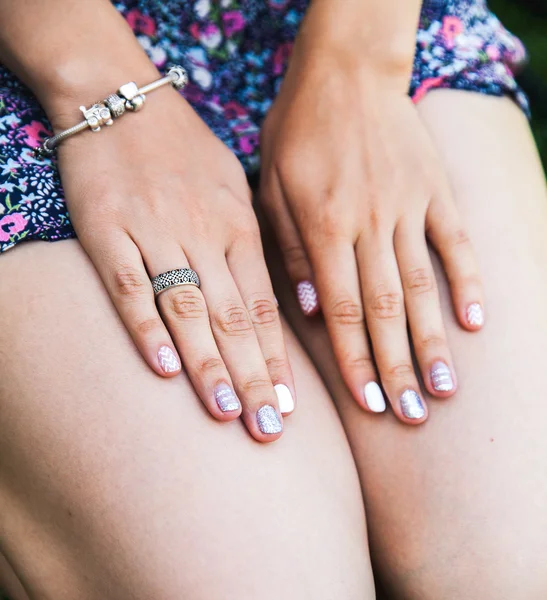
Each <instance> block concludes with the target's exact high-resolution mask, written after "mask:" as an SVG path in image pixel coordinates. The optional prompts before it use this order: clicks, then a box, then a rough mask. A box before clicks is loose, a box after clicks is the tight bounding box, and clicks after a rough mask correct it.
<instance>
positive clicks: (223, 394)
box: [215, 383, 241, 412]
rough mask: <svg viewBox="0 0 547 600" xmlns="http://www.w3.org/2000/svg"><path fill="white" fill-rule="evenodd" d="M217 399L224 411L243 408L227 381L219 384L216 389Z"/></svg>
mask: <svg viewBox="0 0 547 600" xmlns="http://www.w3.org/2000/svg"><path fill="white" fill-rule="evenodd" d="M215 400H216V401H217V404H218V407H219V408H220V410H221V411H222V412H233V411H235V410H239V409H240V408H241V404H240V403H239V400H238V399H237V396H236V395H235V394H234V391H233V390H232V388H231V387H230V386H229V385H227V384H226V383H221V384H219V385H217V387H216V389H215Z"/></svg>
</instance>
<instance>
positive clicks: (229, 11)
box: [0, 0, 528, 251]
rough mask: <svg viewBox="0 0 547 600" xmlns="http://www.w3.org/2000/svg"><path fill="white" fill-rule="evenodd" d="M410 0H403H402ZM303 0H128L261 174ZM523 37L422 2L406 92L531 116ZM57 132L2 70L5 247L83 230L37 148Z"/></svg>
mask: <svg viewBox="0 0 547 600" xmlns="http://www.w3.org/2000/svg"><path fill="white" fill-rule="evenodd" d="M402 1H403V0H402ZM307 4H308V3H307V1H306V0H120V1H117V2H114V5H115V7H116V8H117V10H119V11H120V12H121V13H122V15H123V16H124V17H125V19H126V20H127V22H128V23H129V25H130V27H131V28H132V30H133V31H134V33H135V35H136V36H137V39H138V40H139V42H140V44H141V45H142V47H143V48H144V49H145V51H146V52H147V53H148V55H149V57H150V59H151V60H152V61H153V62H154V64H155V65H156V66H157V67H158V68H159V69H160V70H164V69H165V68H166V66H167V65H168V64H169V63H177V64H181V65H183V66H184V67H185V68H186V69H187V71H188V73H189V75H190V83H189V85H188V86H187V87H186V88H185V90H184V96H185V98H186V99H187V100H188V101H189V102H190V103H191V104H192V105H193V106H194V108H195V109H196V110H197V112H198V114H199V115H200V116H201V118H202V119H203V120H204V121H205V122H206V123H207V125H208V126H209V127H210V128H211V129H212V130H213V132H214V133H215V134H216V135H217V136H218V137H219V138H220V139H221V140H222V141H223V142H224V143H225V144H226V145H227V146H228V147H229V148H230V149H231V150H232V151H233V152H235V154H236V155H237V156H238V158H239V159H240V160H241V162H242V164H243V167H244V168H245V170H246V172H247V173H249V174H251V173H253V172H255V171H257V170H258V168H259V164H260V154H259V147H258V139H259V131H260V127H261V124H262V122H263V120H264V117H265V115H266V113H267V112H268V109H269V108H270V106H271V105H272V102H273V100H274V99H275V97H276V94H277V91H278V89H279V86H280V84H281V81H282V78H283V74H284V72H285V69H286V67H287V63H288V60H289V57H290V54H291V48H292V45H293V42H294V38H295V36H296V33H297V31H298V26H299V24H300V22H301V20H302V18H303V16H304V14H305V11H306V7H307ZM525 56H526V53H525V50H524V48H523V46H522V44H521V43H520V41H519V40H518V39H517V38H516V37H514V36H513V35H512V34H511V33H509V32H508V31H507V30H506V29H505V28H504V27H503V26H502V24H501V23H500V22H499V20H498V19H497V18H496V17H495V16H494V15H493V14H492V13H491V12H490V11H489V9H488V7H487V5H486V3H485V0H424V3H423V6H422V11H421V17H420V22H419V27H418V30H417V35H416V54H415V59H414V70H413V73H412V78H411V82H410V89H409V94H410V95H411V97H412V98H413V99H414V100H415V101H416V102H418V101H419V100H420V99H421V98H422V97H423V96H424V95H425V94H426V92H427V91H428V90H430V89H433V88H439V87H444V88H456V89H461V90H470V91H474V92H480V93H484V94H492V95H496V96H501V95H504V94H507V95H510V96H512V97H513V98H514V99H515V101H516V102H517V103H518V104H519V105H520V106H521V107H522V108H523V110H524V111H526V112H528V104H527V100H526V97H525V95H524V94H523V92H522V91H521V90H520V89H519V87H518V86H517V84H516V82H515V79H514V76H513V73H514V70H515V68H516V67H518V66H519V65H520V64H521V63H522V62H523V61H524V60H525ZM48 135H50V128H49V123H48V120H47V118H46V116H45V114H44V112H43V110H42V109H41V107H40V105H39V104H38V102H37V100H36V98H35V97H34V96H33V95H32V93H31V92H30V91H29V90H28V89H27V88H26V87H25V86H24V85H23V84H22V83H21V82H20V81H19V80H18V79H17V78H16V77H15V76H14V75H13V74H12V73H10V72H9V71H8V70H7V69H6V68H3V67H2V66H1V65H0V251H5V250H8V249H9V248H11V247H13V246H14V245H15V244H17V243H18V242H20V241H23V240H48V241H53V240H59V239H65V238H70V237H75V233H74V229H73V228H72V225H71V222H70V217H69V215H68V212H67V208H66V204H65V201H64V196H63V189H62V186H61V181H60V178H59V173H58V170H57V167H56V163H55V160H54V159H45V160H38V159H36V158H35V157H34V156H33V152H32V150H33V148H35V147H37V146H38V145H39V144H40V143H41V141H43V139H44V138H45V137H46V136H48Z"/></svg>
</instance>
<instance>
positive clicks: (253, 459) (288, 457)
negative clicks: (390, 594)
mask: <svg viewBox="0 0 547 600" xmlns="http://www.w3.org/2000/svg"><path fill="white" fill-rule="evenodd" d="M0 280H1V281H2V286H1V290H0V550H1V551H2V552H3V553H4V554H5V556H6V557H7V558H8V559H9V562H10V564H11V565H12V566H13V568H14V570H15V572H16V573H17V576H18V577H19V579H20V580H21V582H22V583H23V586H24V588H25V589H26V591H27V593H28V595H29V596H30V598H32V599H38V598H39V599H41V600H42V599H47V600H49V599H55V600H65V599H66V600H74V599H75V598H78V600H87V599H97V598H104V599H112V600H125V599H127V600H129V599H131V600H135V599H137V600H138V599H152V598H153V599H159V598H161V599H162V600H169V599H173V600H175V599H177V600H180V599H181V598H184V599H186V600H215V599H218V600H235V599H237V600H247V599H248V600H251V599H252V600H256V599H257V598H260V599H261V600H269V599H272V600H273V599H274V598H276V599H277V598H284V599H287V600H289V599H294V600H303V599H306V598H310V599H311V598H313V599H314V600H317V599H325V600H326V599H332V598H336V599H337V600H367V599H368V600H372V599H373V598H374V584H373V581H372V575H371V569H370V564H369V557H368V548H367V539H366V530H365V519H364V510H363V503H362V498H361V494H360V489H359V482H358V477H357V472H356V469H355V464H354V462H353V460H352V456H351V452H350V449H349V445H348V443H347V440H346V438H345V435H344V431H343V428H342V426H341V424H340V421H339V419H338V416H337V414H336V411H335V410H334V407H333V405H332V403H331V401H330V398H329V396H328V394H327V392H326V390H325V388H324V386H323V384H322V382H321V380H320V379H319V378H318V376H317V374H316V372H315V370H314V368H313V367H312V366H311V364H310V362H309V360H308V359H307V357H306V355H305V354H304V353H303V351H302V350H301V349H300V346H299V345H298V343H297V342H296V341H295V338H294V337H293V335H292V334H291V332H290V331H289V330H288V329H287V332H286V335H287V338H288V344H289V351H290V355H291V360H292V365H293V369H294V372H295V378H296V383H297V387H298V392H299V406H298V410H297V411H296V412H295V413H294V415H292V416H291V417H290V418H287V419H286V433H285V435H284V437H283V438H282V440H280V441H279V442H276V443H274V444H270V445H261V444H258V443H256V442H254V441H253V440H252V439H251V438H250V436H249V435H248V433H247V432H246V431H245V430H244V428H243V427H242V426H241V424H240V423H239V422H236V423H232V424H221V423H219V422H216V421H214V420H213V419H212V418H211V417H210V416H209V415H208V414H207V413H206V412H205V410H204V409H203V407H202V404H201V403H200V401H199V400H198V399H197V398H196V396H195V394H194V392H193V390H192V388H191V386H190V385H189V383H188V381H187V380H186V379H185V378H184V377H183V376H181V377H177V378H175V379H170V380H166V379H161V378H160V377H158V376H156V375H155V374H154V373H152V371H151V370H150V369H148V368H147V367H146V365H145V364H144V362H143V361H142V359H141V358H140V356H139V355H138V353H137V352H136V350H135V349H134V347H133V345H132V343H131V342H130V340H129V339H128V335H127V333H126V331H125V329H124V328H123V326H122V325H121V324H120V322H119V321H118V319H117V317H116V315H115V312H114V309H113V307H112V306H111V305H110V303H109V300H108V299H107V296H106V294H105V292H104V290H103V288H102V285H101V283H100V282H99V281H98V279H97V276H96V274H95V272H94V270H93V269H92V267H91V265H90V263H89V262H88V260H87V258H86V257H85V255H84V254H83V252H82V251H81V249H80V246H79V244H78V243H77V242H76V241H73V240H72V241H65V242H58V243H55V244H45V243H28V244H23V245H21V246H20V247H18V248H16V249H14V250H11V251H9V252H8V253H7V254H6V255H5V256H2V257H1V259H0Z"/></svg>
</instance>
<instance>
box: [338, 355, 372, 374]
mask: <svg viewBox="0 0 547 600" xmlns="http://www.w3.org/2000/svg"><path fill="white" fill-rule="evenodd" d="M344 362H345V364H346V365H347V366H348V367H349V368H350V369H352V370H359V371H366V372H373V371H374V361H373V360H372V358H371V357H370V356H348V357H346V358H345V359H344Z"/></svg>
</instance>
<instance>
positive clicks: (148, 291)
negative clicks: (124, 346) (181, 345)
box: [86, 232, 181, 377]
mask: <svg viewBox="0 0 547 600" xmlns="http://www.w3.org/2000/svg"><path fill="white" fill-rule="evenodd" d="M86 251H87V252H88V254H89V256H90V258H91V260H92V261H93V264H94V265H95V267H96V269H97V270H98V272H99V275H100V276H101V279H102V280H103V282H104V284H105V287H106V289H107V291H108V293H109V294H110V297H111V298H112V301H113V303H114V306H115V307H116V309H117V311H118V314H119V315H120V318H121V320H122V321H123V323H124V325H125V327H126V329H127V331H128V332H129V334H130V335H131V337H132V338H133V341H134V342H135V345H136V346H137V348H138V349H139V351H140V353H141V354H142V356H143V357H144V359H145V360H146V362H147V363H148V364H149V365H150V366H151V367H152V369H153V370H154V371H155V372H156V373H157V374H158V375H162V376H164V377H173V376H175V375H177V374H178V373H180V370H181V362H180V358H179V356H178V354H177V351H176V349H175V345H174V343H173V340H172V338H171V336H170V335H169V332H168V331H167V328H166V327H165V325H164V323H163V321H162V319H161V318H160V315H159V313H158V311H157V308H156V305H155V303H154V292H153V290H152V284H151V283H150V278H149V276H148V274H147V272H146V269H145V266H144V264H143V260H142V256H141V252H140V250H139V248H138V247H137V246H136V245H135V243H134V242H133V240H131V238H130V237H129V236H128V235H127V234H126V233H124V232H119V233H117V234H111V235H108V236H104V237H103V238H102V239H97V238H95V239H94V243H93V244H91V245H89V247H86Z"/></svg>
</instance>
